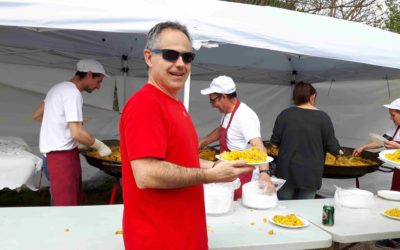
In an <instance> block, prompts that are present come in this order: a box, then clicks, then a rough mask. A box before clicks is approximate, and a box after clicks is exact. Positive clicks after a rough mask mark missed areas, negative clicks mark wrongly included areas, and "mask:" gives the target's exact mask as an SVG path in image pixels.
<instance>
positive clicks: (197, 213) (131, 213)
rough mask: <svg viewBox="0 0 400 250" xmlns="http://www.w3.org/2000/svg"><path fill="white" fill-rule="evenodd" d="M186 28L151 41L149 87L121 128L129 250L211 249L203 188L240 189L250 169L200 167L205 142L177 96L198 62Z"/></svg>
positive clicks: (172, 27) (170, 26)
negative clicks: (228, 185) (224, 185)
mask: <svg viewBox="0 0 400 250" xmlns="http://www.w3.org/2000/svg"><path fill="white" fill-rule="evenodd" d="M194 56H195V55H194V53H193V52H192V44H191V39H190V35H189V33H188V31H187V29H186V27H185V26H183V25H181V24H179V23H175V22H164V23H159V24H157V25H156V26H154V27H153V28H152V29H151V30H150V31H149V34H148V38H147V44H146V48H145V49H144V58H145V61H146V64H147V66H148V81H147V84H145V85H144V86H143V87H142V89H141V90H139V91H138V92H136V93H135V94H134V95H133V96H132V97H131V98H130V99H129V101H128V102H127V104H126V105H125V107H124V110H123V112H122V116H121V121H120V140H121V157H122V177H123V178H122V180H123V196H124V218H123V230H124V243H125V248H126V249H207V248H208V242H207V229H206V218H205V208H204V194H203V185H202V184H203V183H210V182H228V181H233V180H234V179H236V178H237V177H238V176H240V175H241V174H243V173H246V172H250V171H252V170H253V168H252V167H248V166H245V162H244V161H234V162H218V163H217V164H215V165H213V162H210V161H203V160H202V161H201V162H200V161H199V158H198V139H197V138H198V137H197V133H196V130H195V128H194V125H193V122H192V119H191V117H190V115H189V113H188V112H187V111H186V109H185V107H184V106H183V104H182V102H181V101H179V99H178V95H179V92H180V90H181V89H182V88H183V86H184V84H185V81H186V80H187V78H188V76H189V73H190V70H191V63H192V61H193V59H194Z"/></svg>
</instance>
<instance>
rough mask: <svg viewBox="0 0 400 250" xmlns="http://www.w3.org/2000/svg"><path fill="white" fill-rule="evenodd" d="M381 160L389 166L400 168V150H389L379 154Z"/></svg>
mask: <svg viewBox="0 0 400 250" xmlns="http://www.w3.org/2000/svg"><path fill="white" fill-rule="evenodd" d="M379 159H380V160H382V161H384V162H386V163H388V164H389V165H391V166H393V167H396V168H400V149H387V150H383V151H381V152H380V153H379Z"/></svg>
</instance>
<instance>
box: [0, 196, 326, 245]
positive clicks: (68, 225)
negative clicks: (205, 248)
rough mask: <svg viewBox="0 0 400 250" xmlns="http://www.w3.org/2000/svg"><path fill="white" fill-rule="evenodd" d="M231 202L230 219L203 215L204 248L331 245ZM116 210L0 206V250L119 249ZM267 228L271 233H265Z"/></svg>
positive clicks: (312, 231) (314, 233) (318, 234)
mask: <svg viewBox="0 0 400 250" xmlns="http://www.w3.org/2000/svg"><path fill="white" fill-rule="evenodd" d="M235 204H236V205H235V206H236V210H235V212H234V213H231V214H230V215H227V216H218V217H216V216H213V217H212V216H208V217H207V222H208V235H209V247H210V249H265V248H268V249H306V248H322V247H329V246H330V245H331V243H332V238H331V236H330V235H329V234H328V233H326V232H325V231H323V230H321V229H319V228H318V227H316V226H314V225H310V226H308V227H306V228H303V229H294V230H293V229H285V228H280V227H277V226H275V225H272V224H270V223H269V222H267V223H264V222H263V221H262V219H263V218H264V217H267V218H268V219H269V217H270V216H271V215H272V211H267V210H266V211H256V210H250V209H246V208H243V207H242V206H240V205H238V204H237V203H235ZM122 211H123V206H122V205H102V206H79V207H24V208H21V207H19V208H15V207H13V208H0V248H1V249H2V250H3V249H4V250H25V249H29V250H47V249H51V250H53V249H57V250H64V249H65V250H67V249H68V250H70V249H74V250H75V249H78V250H86V249H96V250H103V249H104V250H113V249H115V250H117V249H118V250H122V249H124V245H123V239H122V235H120V234H116V231H117V230H121V229H122ZM251 221H254V225H251V224H250V222H251ZM270 229H273V230H274V235H268V233H267V232H268V230H270ZM155 240H156V239H155Z"/></svg>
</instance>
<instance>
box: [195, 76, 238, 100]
mask: <svg viewBox="0 0 400 250" xmlns="http://www.w3.org/2000/svg"><path fill="white" fill-rule="evenodd" d="M235 91H236V85H235V83H234V82H233V80H232V78H230V77H229V76H218V77H217V78H214V79H213V80H212V82H211V84H210V87H209V88H206V89H203V90H201V91H200V93H201V94H202V95H209V94H212V93H218V94H231V93H233V92H235Z"/></svg>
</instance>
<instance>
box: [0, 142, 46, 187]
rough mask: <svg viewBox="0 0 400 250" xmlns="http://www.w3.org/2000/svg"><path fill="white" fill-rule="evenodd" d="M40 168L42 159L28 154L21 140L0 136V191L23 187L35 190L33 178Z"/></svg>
mask: <svg viewBox="0 0 400 250" xmlns="http://www.w3.org/2000/svg"><path fill="white" fill-rule="evenodd" d="M41 167H42V159H41V158H39V157H38V156H36V155H34V154H32V153H30V152H29V147H28V145H27V144H26V142H25V141H24V140H23V139H21V138H19V137H6V136H0V190H1V189H3V188H10V189H15V188H19V187H21V186H23V185H25V186H27V187H29V188H30V189H32V190H37V188H36V187H35V183H34V177H35V174H36V173H38V172H39V171H40V169H41Z"/></svg>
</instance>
